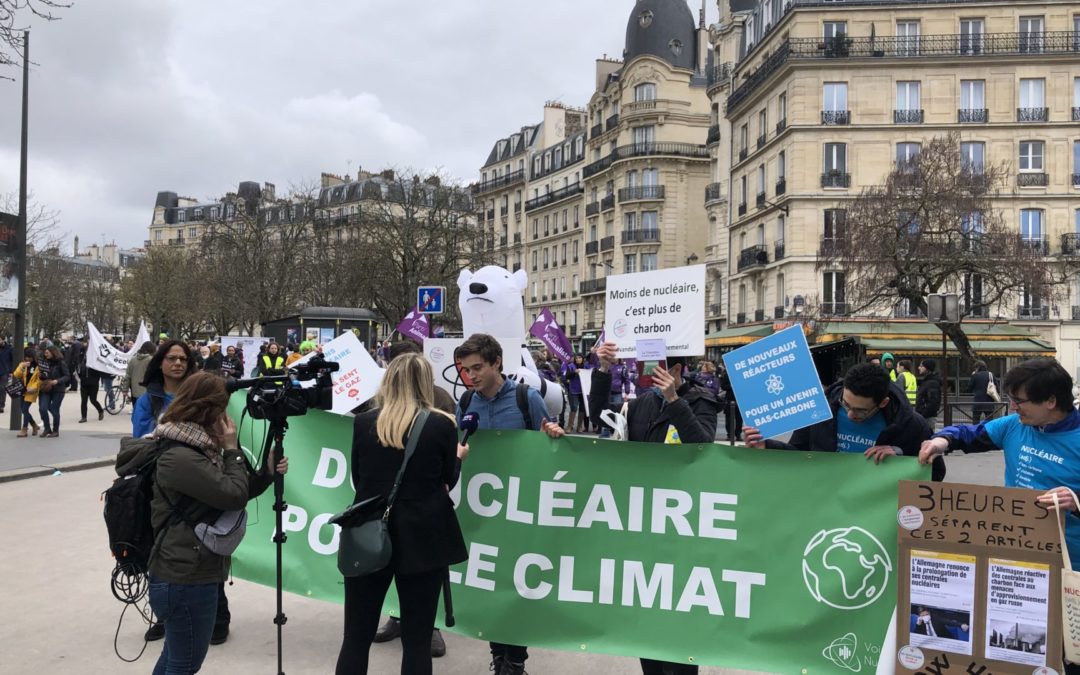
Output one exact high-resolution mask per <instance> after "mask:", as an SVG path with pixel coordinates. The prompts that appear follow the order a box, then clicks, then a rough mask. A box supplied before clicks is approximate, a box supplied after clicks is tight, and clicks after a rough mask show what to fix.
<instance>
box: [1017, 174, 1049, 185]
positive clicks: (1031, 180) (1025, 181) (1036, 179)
mask: <svg viewBox="0 0 1080 675" xmlns="http://www.w3.org/2000/svg"><path fill="white" fill-rule="evenodd" d="M1049 183H1050V176H1049V175H1048V174H1045V173H1018V174H1016V186H1017V187H1046V186H1047V185H1048V184H1049Z"/></svg>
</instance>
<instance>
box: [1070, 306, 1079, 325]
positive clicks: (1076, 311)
mask: <svg viewBox="0 0 1080 675" xmlns="http://www.w3.org/2000/svg"><path fill="white" fill-rule="evenodd" d="M1072 320H1073V321H1080V307H1077V306H1076V305H1073V306H1072Z"/></svg>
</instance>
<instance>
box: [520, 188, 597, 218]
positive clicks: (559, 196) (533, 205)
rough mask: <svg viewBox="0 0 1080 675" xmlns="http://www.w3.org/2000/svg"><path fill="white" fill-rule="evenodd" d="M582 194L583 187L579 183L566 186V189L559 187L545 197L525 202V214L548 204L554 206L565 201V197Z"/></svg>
mask: <svg viewBox="0 0 1080 675" xmlns="http://www.w3.org/2000/svg"><path fill="white" fill-rule="evenodd" d="M583 192H585V186H583V185H582V184H581V183H580V182H577V183H574V184H572V185H567V186H566V187H561V188H559V189H558V190H552V191H551V192H549V193H547V194H546V195H540V196H539V197H533V198H532V199H530V200H528V201H526V202H525V211H526V213H527V212H529V211H531V210H533V209H538V208H540V207H541V206H547V205H548V204H554V203H555V202H557V201H561V200H563V199H566V198H567V197H573V196H574V195H579V194H582V193H583Z"/></svg>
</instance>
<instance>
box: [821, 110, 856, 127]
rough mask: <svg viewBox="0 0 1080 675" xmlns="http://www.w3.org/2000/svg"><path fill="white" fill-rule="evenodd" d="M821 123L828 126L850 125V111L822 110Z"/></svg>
mask: <svg viewBox="0 0 1080 675" xmlns="http://www.w3.org/2000/svg"><path fill="white" fill-rule="evenodd" d="M821 123H822V124H828V125H835V124H851V111H850V110H822V111H821Z"/></svg>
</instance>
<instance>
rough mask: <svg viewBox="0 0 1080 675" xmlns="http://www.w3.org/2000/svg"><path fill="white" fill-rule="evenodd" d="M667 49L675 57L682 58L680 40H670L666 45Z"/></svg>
mask: <svg viewBox="0 0 1080 675" xmlns="http://www.w3.org/2000/svg"><path fill="white" fill-rule="evenodd" d="M668 48H669V49H671V53H672V54H673V55H674V56H675V57H679V56H682V40H672V41H671V42H669V43H668Z"/></svg>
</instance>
